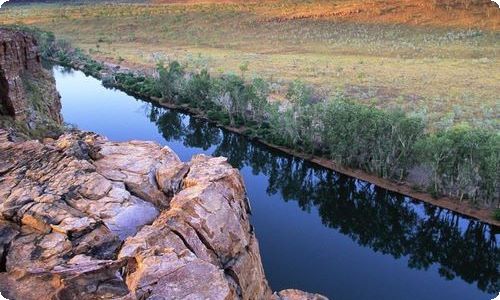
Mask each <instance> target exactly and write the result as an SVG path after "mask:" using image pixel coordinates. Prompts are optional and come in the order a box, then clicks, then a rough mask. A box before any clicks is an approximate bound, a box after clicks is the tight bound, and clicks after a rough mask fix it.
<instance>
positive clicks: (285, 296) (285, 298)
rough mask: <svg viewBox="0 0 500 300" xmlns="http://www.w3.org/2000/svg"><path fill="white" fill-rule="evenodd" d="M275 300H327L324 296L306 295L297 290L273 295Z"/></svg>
mask: <svg viewBox="0 0 500 300" xmlns="http://www.w3.org/2000/svg"><path fill="white" fill-rule="evenodd" d="M275 297H276V299H277V300H328V298H326V297H325V296H322V295H319V294H311V293H306V292H303V291H299V290H294V289H289V290H283V291H281V292H279V293H277V295H275Z"/></svg>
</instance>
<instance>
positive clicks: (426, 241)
mask: <svg viewBox="0 0 500 300" xmlns="http://www.w3.org/2000/svg"><path fill="white" fill-rule="evenodd" d="M53 72H54V75H55V78H56V83H57V89H58V90H59V92H60V94H61V96H62V106H63V108H62V113H63V117H64V120H65V121H66V122H67V123H70V124H74V125H75V126H77V127H78V128H80V129H82V130H89V131H94V132H97V133H99V134H102V135H105V136H107V137H108V138H109V139H111V140H116V141H126V140H131V139H140V140H152V141H156V142H158V143H160V144H161V145H166V146H168V147H170V148H171V149H173V150H174V151H175V152H176V153H177V154H178V155H179V157H180V158H181V160H184V161H187V160H189V159H190V157H191V156H192V155H194V154H198V153H205V154H209V155H214V156H225V157H228V160H229V162H230V163H231V164H232V165H233V166H234V167H236V168H238V169H239V170H240V172H241V174H242V176H243V178H244V181H245V184H246V187H247V191H248V196H249V199H250V203H251V206H252V219H251V222H252V224H253V225H254V227H255V230H256V234H257V238H258V240H259V244H260V249H261V255H262V260H263V264H264V269H265V271H266V275H267V278H268V280H269V283H270V285H271V287H272V289H273V290H281V289H285V288H298V289H302V290H306V291H310V292H317V293H321V294H324V295H326V296H328V297H330V298H331V299H336V300H343V299H347V300H349V299H356V300H360V299H419V300H423V299H474V300H477V299H492V298H494V297H495V294H497V293H498V291H499V290H500V282H499V280H500V276H499V274H500V270H499V258H500V251H499V242H498V240H499V239H500V235H499V234H498V229H495V228H492V227H491V226H489V225H487V224H485V223H482V222H479V221H477V220H472V219H469V218H466V217H464V216H461V215H458V214H456V213H454V212H451V211H448V210H446V209H441V208H438V207H435V206H432V205H429V204H424V203H422V202H418V201H415V200H412V199H411V198H408V197H404V196H402V195H399V194H395V193H392V192H389V191H387V190H384V189H381V188H378V187H376V186H374V185H373V184H370V183H367V182H364V181H361V180H357V179H354V178H352V177H348V176H344V175H341V174H338V173H335V172H333V171H330V170H328V169H325V168H322V167H318V166H315V165H313V164H311V163H308V162H306V161H304V160H301V159H297V158H293V157H291V156H289V155H285V154H282V153H280V152H278V151H275V150H273V149H270V148H269V147H266V146H263V145H261V144H258V143H254V142H252V141H250V140H249V139H247V138H244V137H241V136H239V135H237V134H234V133H231V132H228V131H226V130H222V129H219V128H217V127H215V126H213V125H211V124H209V123H207V122H206V121H203V120H199V119H196V118H191V117H190V116H189V115H186V114H183V113H180V112H176V111H173V110H169V109H165V108H161V107H158V106H156V105H153V104H151V103H149V102H146V101H142V100H139V99H136V98H134V97H132V96H129V95H127V94H125V93H123V92H121V91H118V90H113V89H107V88H104V87H103V86H102V84H101V83H100V81H98V80H96V79H94V78H91V77H87V76H85V75H84V74H83V73H81V72H79V71H73V70H69V69H64V68H61V67H54V68H53Z"/></svg>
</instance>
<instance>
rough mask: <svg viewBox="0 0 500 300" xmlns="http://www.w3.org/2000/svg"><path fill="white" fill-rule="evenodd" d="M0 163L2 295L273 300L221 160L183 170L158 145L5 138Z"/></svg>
mask: <svg viewBox="0 0 500 300" xmlns="http://www.w3.org/2000/svg"><path fill="white" fill-rule="evenodd" d="M0 162H2V163H1V164H0V165H1V166H2V168H1V170H2V172H1V173H0V191H1V192H0V214H1V218H0V233H2V236H1V237H0V255H1V256H2V257H1V258H2V259H1V261H5V265H4V266H1V268H0V291H1V292H2V293H3V294H4V295H6V296H7V297H12V298H13V299H97V298H99V299H144V298H150V299H200V298H201V299H271V298H272V297H273V295H272V294H271V291H270V288H269V286H268V284H267V281H266V279H265V275H264V270H263V268H262V263H261V260H260V254H259V247H258V243H257V240H256V238H255V234H254V233H253V230H252V227H251V226H250V223H249V206H248V203H247V198H246V192H245V188H244V185H243V181H242V179H241V176H240V175H239V173H238V171H237V170H235V169H234V168H232V167H231V166H230V165H229V164H228V163H227V162H226V160H225V159H223V158H212V157H208V156H204V155H199V156H195V157H193V159H192V160H191V161H190V162H189V163H183V162H181V161H180V160H179V158H178V157H177V155H175V153H173V152H172V151H171V150H170V149H168V148H162V147H160V146H159V145H157V144H154V143H149V142H139V141H131V142H124V143H114V142H110V141H107V140H106V139H105V138H102V137H100V136H97V135H95V134H92V133H82V132H73V133H68V134H65V135H63V136H61V137H60V138H58V139H57V140H52V139H45V140H44V141H43V142H38V141H26V142H13V141H11V140H10V139H9V136H8V133H7V132H5V131H2V130H0ZM29 287H33V288H29ZM42 291H43V292H42Z"/></svg>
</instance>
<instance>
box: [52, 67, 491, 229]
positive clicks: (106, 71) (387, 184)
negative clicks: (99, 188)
mask: <svg viewBox="0 0 500 300" xmlns="http://www.w3.org/2000/svg"><path fill="white" fill-rule="evenodd" d="M54 63H61V62H60V61H57V60H54ZM95 64H96V65H98V66H99V67H98V68H97V67H96V65H94V63H91V64H88V63H87V62H85V61H80V62H78V63H71V64H66V65H67V66H69V67H72V68H75V69H77V70H80V71H83V72H84V73H86V74H87V75H91V76H93V77H95V78H97V79H99V80H103V79H106V78H110V77H112V76H113V75H114V74H122V75H124V76H143V77H141V78H142V80H147V78H148V76H150V75H149V74H153V73H154V71H147V70H144V69H134V68H133V67H127V68H126V69H121V67H120V66H119V65H116V64H113V63H112V62H106V61H103V62H101V63H97V62H95ZM128 74H133V75H128ZM149 84H151V83H149ZM107 85H109V86H112V87H114V88H117V89H119V90H122V91H124V92H126V93H128V94H130V95H132V96H135V97H139V98H141V99H145V100H148V101H150V102H153V103H156V104H158V105H161V106H164V107H166V108H169V109H175V110H180V111H182V112H186V113H188V114H190V115H192V116H194V117H196V118H201V119H204V120H206V121H208V122H211V123H213V124H216V125H217V126H218V127H221V128H224V129H227V130H229V131H231V132H235V133H238V134H241V135H244V136H247V137H248V138H251V139H252V140H254V141H258V142H259V143H261V144H264V145H266V146H268V147H271V148H273V149H276V150H279V151H281V152H284V153H287V154H289V155H292V156H296V157H300V158H302V159H305V160H308V161H310V162H313V163H315V164H317V165H320V166H322V167H325V168H328V169H331V170H334V171H337V172H339V173H342V174H345V175H349V176H352V177H355V178H358V179H361V180H365V181H367V182H370V183H373V184H375V185H377V186H380V187H382V188H385V189H387V190H390V191H393V192H397V193H400V194H403V195H406V196H409V197H412V198H415V199H417V200H420V201H423V202H426V203H430V204H432V205H436V206H438V207H443V208H446V209H449V210H452V211H455V212H457V213H460V214H463V215H466V216H469V217H472V218H476V219H478V220H481V221H482V222H485V223H488V224H491V225H494V226H497V227H500V220H497V219H495V218H494V212H495V209H488V208H479V207H477V206H473V205H471V204H470V203H469V202H467V201H460V200H458V199H453V198H450V197H434V196H433V195H431V194H430V193H426V192H422V191H419V190H416V189H415V188H414V186H413V185H412V184H410V183H408V182H404V181H398V182H395V181H393V180H390V179H385V178H381V177H379V176H376V175H373V174H370V173H368V172H366V171H363V170H361V169H356V168H349V167H345V166H342V165H340V164H337V163H335V162H333V161H332V160H330V159H326V158H324V157H321V156H317V155H311V154H308V153H305V152H302V151H298V150H294V149H291V148H288V147H283V146H280V145H276V144H274V143H271V142H269V141H266V140H265V139H263V138H261V137H258V136H255V135H252V134H251V133H252V132H251V130H249V128H248V127H245V126H244V125H240V126H238V127H235V126H231V125H228V124H227V122H226V123H223V122H221V121H219V120H216V119H213V118H210V116H209V115H208V113H206V112H205V111H203V110H201V109H198V108H193V107H191V106H189V104H182V105H180V104H177V103H175V102H172V101H165V99H162V98H160V97H158V96H151V95H150V92H148V91H146V92H138V90H137V89H131V88H129V87H126V86H124V85H123V84H120V83H118V82H113V83H107ZM140 90H143V89H142V88H141V89H140ZM249 133H250V134H249Z"/></svg>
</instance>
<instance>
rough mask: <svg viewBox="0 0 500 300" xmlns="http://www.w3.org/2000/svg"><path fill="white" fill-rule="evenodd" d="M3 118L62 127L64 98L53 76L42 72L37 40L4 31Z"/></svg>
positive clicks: (0, 61) (0, 39)
mask: <svg viewBox="0 0 500 300" xmlns="http://www.w3.org/2000/svg"><path fill="white" fill-rule="evenodd" d="M0 43H1V44H2V45H3V46H2V47H0V115H4V116H9V117H12V118H13V119H14V120H16V121H21V122H24V123H26V124H27V125H28V127H29V128H36V127H37V126H38V125H39V124H47V123H55V124H61V123H62V117H61V114H60V110H61V103H60V96H59V93H58V92H57V90H56V88H55V81H54V78H53V76H52V75H51V74H50V73H49V72H47V71H45V70H44V69H43V68H42V64H41V58H40V55H39V53H38V44H37V41H36V40H35V38H34V37H33V36H32V35H30V34H28V33H25V32H21V31H15V30H9V29H0Z"/></svg>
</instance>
